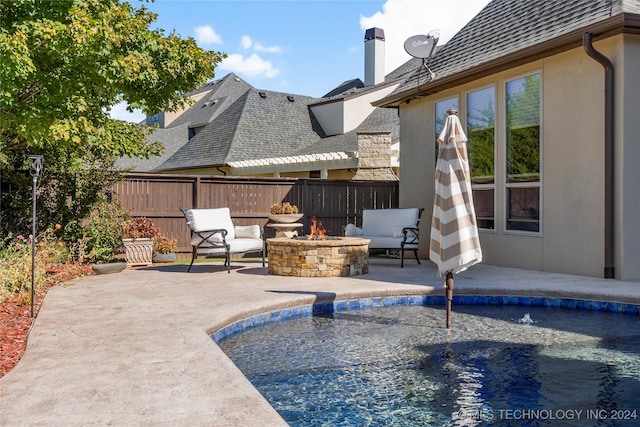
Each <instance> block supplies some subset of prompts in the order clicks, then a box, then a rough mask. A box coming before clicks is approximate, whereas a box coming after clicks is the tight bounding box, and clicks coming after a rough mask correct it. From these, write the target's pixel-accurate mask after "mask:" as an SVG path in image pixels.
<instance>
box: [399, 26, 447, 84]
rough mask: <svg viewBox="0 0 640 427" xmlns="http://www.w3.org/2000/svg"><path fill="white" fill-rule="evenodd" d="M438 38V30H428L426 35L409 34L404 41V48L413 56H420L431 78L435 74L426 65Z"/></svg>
mask: <svg viewBox="0 0 640 427" xmlns="http://www.w3.org/2000/svg"><path fill="white" fill-rule="evenodd" d="M439 38H440V30H433V31H429V34H427V35H426V36H425V35H423V34H418V35H416V36H411V37H409V38H408V39H407V40H405V42H404V50H406V51H407V53H408V54H409V55H411V56H413V57H414V58H421V59H422V65H423V66H424V67H425V68H426V69H427V71H429V73H430V74H431V78H432V79H433V78H434V77H435V76H436V75H435V73H434V72H433V71H431V70H430V69H429V66H428V65H427V64H428V62H429V60H430V59H431V55H433V51H434V50H435V48H436V45H437V44H438V39H439Z"/></svg>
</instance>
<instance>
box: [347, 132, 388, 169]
mask: <svg viewBox="0 0 640 427" xmlns="http://www.w3.org/2000/svg"><path fill="white" fill-rule="evenodd" d="M352 179H353V180H356V181H357V180H366V181H398V176H397V175H396V174H395V172H393V169H391V134H390V133H389V132H380V133H358V170H357V171H356V173H355V175H354V176H353V178H352Z"/></svg>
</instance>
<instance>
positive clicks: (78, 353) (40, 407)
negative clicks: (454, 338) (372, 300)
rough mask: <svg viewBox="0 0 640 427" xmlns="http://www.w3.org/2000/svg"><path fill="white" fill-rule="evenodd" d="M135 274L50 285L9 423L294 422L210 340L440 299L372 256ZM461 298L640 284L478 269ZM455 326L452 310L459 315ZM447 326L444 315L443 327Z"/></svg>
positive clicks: (430, 278)
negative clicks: (348, 270)
mask: <svg viewBox="0 0 640 427" xmlns="http://www.w3.org/2000/svg"><path fill="white" fill-rule="evenodd" d="M232 267H233V268H232V271H231V274H227V272H226V269H225V268H224V267H223V266H222V264H221V263H220V262H213V263H206V264H195V265H194V267H193V269H192V271H191V273H187V272H186V269H187V266H185V265H170V266H159V267H155V266H154V267H148V268H141V269H135V270H126V271H124V272H122V273H118V274H114V275H102V276H88V277H84V278H80V279H77V280H75V281H74V284H73V286H69V287H65V288H62V287H56V288H52V289H51V290H50V291H49V293H48V295H47V296H46V298H45V301H44V303H43V305H42V308H41V310H40V312H39V314H38V317H37V319H36V321H35V323H34V326H33V329H32V330H31V333H30V335H29V341H28V345H27V349H26V352H25V355H24V357H23V358H22V360H21V361H20V363H19V364H18V366H16V367H15V368H14V369H13V370H12V371H11V372H9V373H8V374H7V375H6V376H5V377H3V378H2V379H0V425H3V426H45V425H46V426H52V425H55V426H62V425H64V426H90V425H115V426H148V425H153V426H156V425H158V426H159V425H167V426H212V425H215V426H256V425H261V426H278V425H287V424H286V423H285V422H284V421H283V420H282V418H281V417H280V416H279V415H278V414H277V413H276V412H275V411H274V410H273V409H272V408H271V406H270V405H269V404H268V403H267V401H266V400H265V399H264V398H263V397H262V396H261V395H260V394H259V393H258V392H257V391H256V390H255V389H254V388H253V386H252V385H251V383H249V381H248V380H247V379H246V378H245V377H244V376H243V375H242V373H241V372H240V371H239V370H238V369H237V368H236V367H235V365H234V364H233V363H232V362H231V361H230V360H229V359H228V358H227V357H226V355H225V354H224V353H223V352H222V351H221V350H220V349H219V348H218V346H217V345H216V344H215V343H214V342H213V341H212V340H211V338H210V336H209V335H210V334H211V333H212V332H214V331H216V330H218V329H220V328H222V327H224V326H226V325H228V324H230V323H233V322H234V321H237V320H240V319H243V318H246V317H249V316H251V315H255V314H258V313H262V312H265V311H273V310H277V309H281V308H284V307H292V306H299V305H306V304H312V303H314V302H318V301H330V300H340V299H349V298H362V297H371V296H386V295H417V294H437V295H443V288H442V279H439V278H437V277H436V272H435V267H434V265H433V264H432V263H431V262H429V261H423V262H422V264H421V265H417V264H416V263H415V261H413V260H411V259H408V260H406V261H405V267H404V268H402V269H401V268H400V261H399V260H397V259H384V258H372V259H371V260H370V265H369V274H366V275H362V276H354V277H340V278H295V277H279V276H271V275H268V274H267V268H263V267H262V265H261V263H260V262H252V261H244V262H241V261H235V260H234V261H233V262H232ZM455 284H456V287H455V292H454V294H455V295H462V294H482V295H537V296H557V297H567V298H575V299H578V298H579V299H593V300H600V301H616V302H623V303H631V304H640V282H625V281H618V280H605V279H597V278H589V277H579V276H570V275H563V274H549V273H539V272H532V271H526V270H518V269H508V268H498V267H492V266H488V265H482V264H481V265H477V266H474V267H472V268H471V269H469V270H468V271H466V272H464V273H462V274H460V275H457V276H456V282H455ZM453 311H454V313H453V325H454V326H453V327H455V306H454V309H453ZM443 327H444V319H443Z"/></svg>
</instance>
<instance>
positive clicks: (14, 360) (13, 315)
mask: <svg viewBox="0 0 640 427" xmlns="http://www.w3.org/2000/svg"><path fill="white" fill-rule="evenodd" d="M47 273H48V274H49V278H50V280H48V282H47V285H46V286H45V289H43V290H41V291H40V292H38V293H36V295H35V298H34V303H33V313H34V315H35V316H37V315H38V310H39V309H40V306H41V305H42V300H43V299H44V297H45V295H46V293H47V290H48V289H49V288H50V287H51V286H54V285H56V284H58V283H63V282H67V281H69V280H72V279H75V278H76V277H80V276H86V275H88V274H92V273H93V271H92V270H91V266H90V265H76V264H62V265H57V266H52V267H49V268H48V269H47ZM29 297H30V296H29ZM34 320H35V318H33V317H31V300H30V299H29V298H28V297H27V298H25V296H24V295H14V296H12V297H10V298H7V299H5V300H4V301H3V302H1V303H0V378H2V377H3V376H5V375H6V374H7V372H9V371H11V369H13V367H14V366H16V365H17V364H18V362H19V361H20V358H21V357H22V355H23V354H24V350H25V348H26V346H27V337H28V335H29V331H30V330H31V325H32V324H33V321H34Z"/></svg>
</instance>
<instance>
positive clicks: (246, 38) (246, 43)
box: [240, 36, 253, 50]
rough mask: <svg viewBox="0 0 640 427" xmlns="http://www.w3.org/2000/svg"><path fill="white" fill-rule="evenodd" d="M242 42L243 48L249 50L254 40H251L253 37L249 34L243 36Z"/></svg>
mask: <svg viewBox="0 0 640 427" xmlns="http://www.w3.org/2000/svg"><path fill="white" fill-rule="evenodd" d="M240 44H241V45H242V49H244V50H247V49H250V48H251V46H252V45H253V40H251V37H249V36H242V38H241V39H240Z"/></svg>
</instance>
